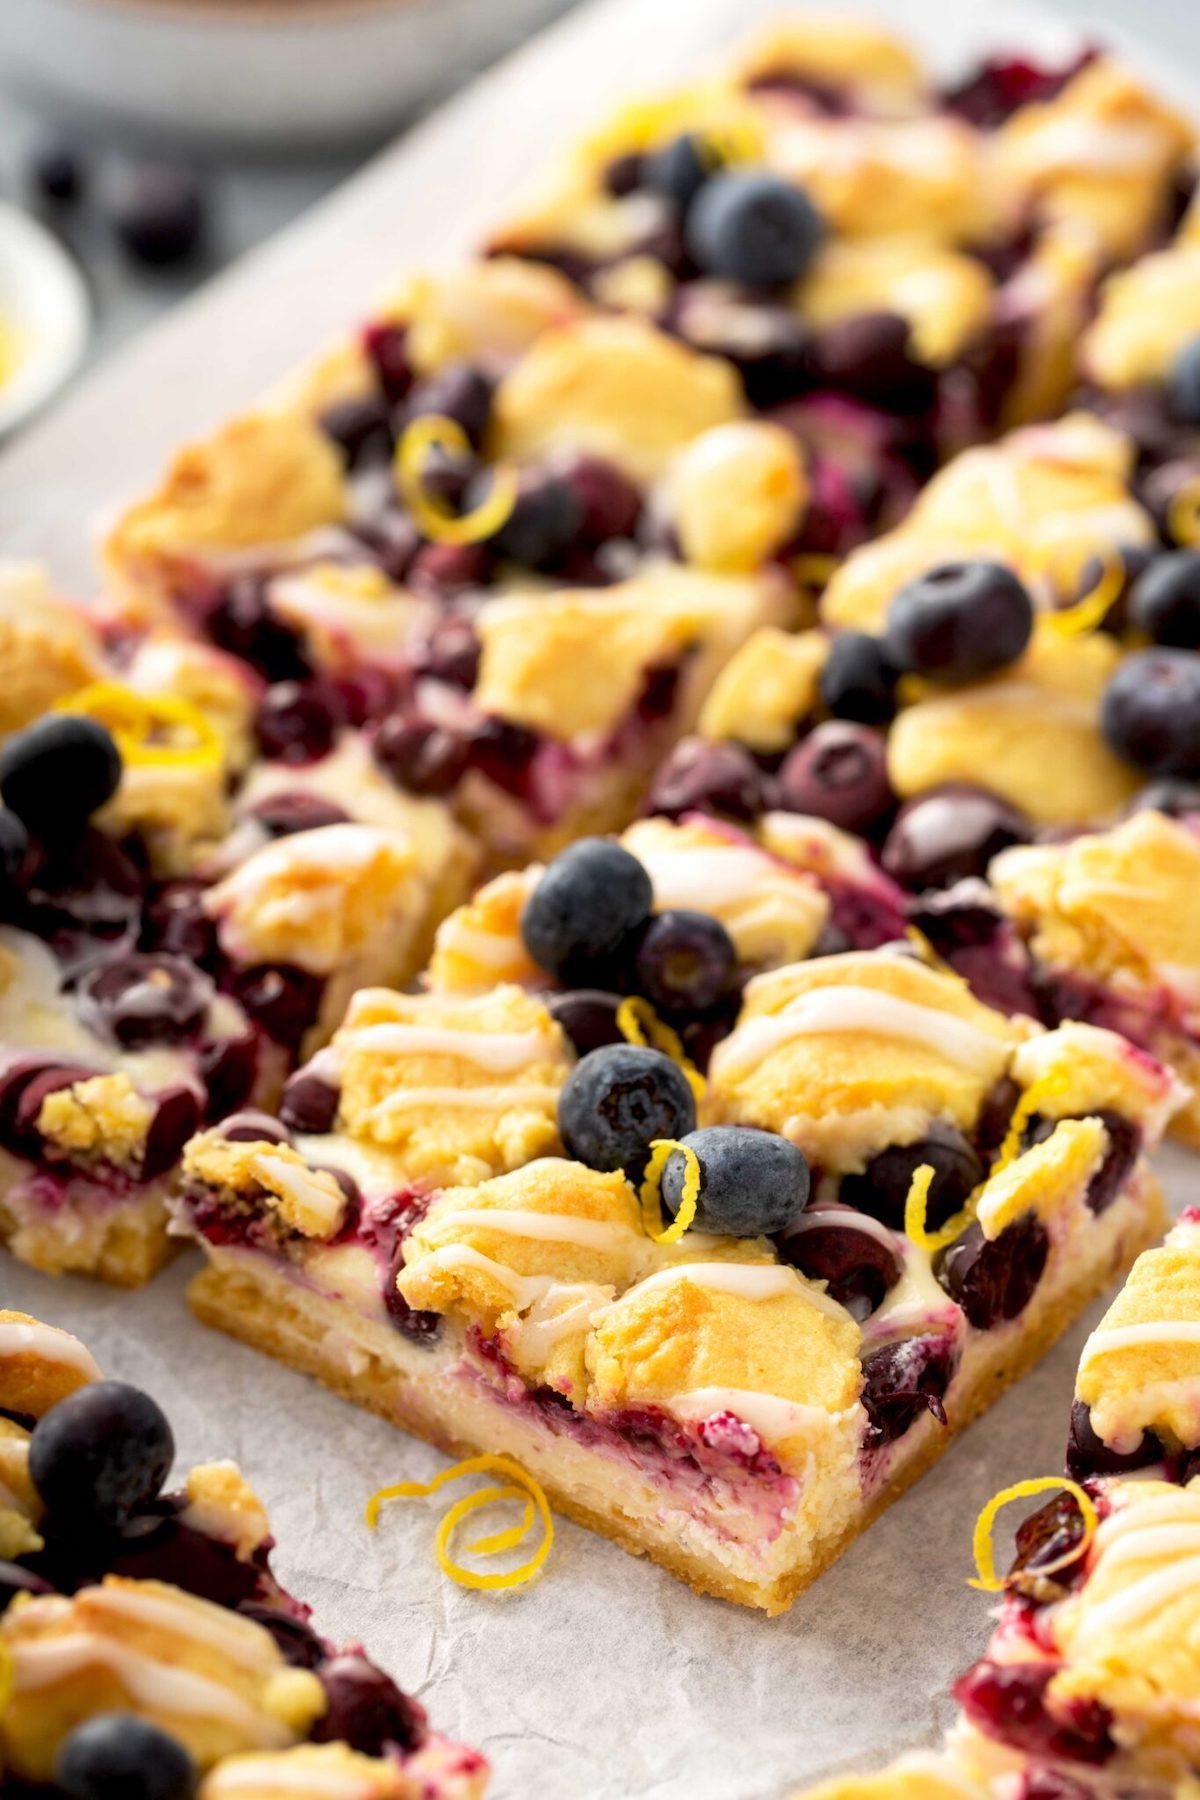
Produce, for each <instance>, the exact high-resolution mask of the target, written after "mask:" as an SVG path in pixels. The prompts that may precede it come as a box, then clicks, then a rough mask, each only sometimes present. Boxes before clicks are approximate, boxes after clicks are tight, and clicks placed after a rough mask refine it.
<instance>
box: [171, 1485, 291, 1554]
mask: <svg viewBox="0 0 1200 1800" xmlns="http://www.w3.org/2000/svg"><path fill="white" fill-rule="evenodd" d="M184 1492H185V1493H186V1495H187V1506H186V1507H185V1508H184V1511H183V1513H182V1514H181V1515H180V1516H181V1518H182V1519H183V1522H184V1523H185V1524H187V1525H189V1526H190V1527H191V1528H192V1530H193V1531H199V1532H201V1533H202V1534H203V1535H204V1536H205V1537H211V1538H216V1539H217V1540H218V1541H219V1542H220V1543H223V1544H230V1545H232V1546H233V1548H234V1550H235V1552H236V1554H237V1558H238V1561H239V1562H249V1561H250V1560H251V1558H252V1557H253V1556H254V1555H255V1553H256V1552H257V1551H259V1550H262V1549H263V1548H264V1546H265V1547H268V1548H269V1546H270V1543H271V1524H270V1520H269V1519H268V1517H267V1509H266V1507H265V1506H264V1505H263V1503H262V1501H261V1500H260V1499H259V1497H258V1495H257V1494H256V1493H255V1492H254V1489H253V1488H252V1487H251V1486H250V1483H249V1482H248V1481H247V1480H246V1477H245V1476H244V1475H243V1474H242V1471H241V1470H240V1469H239V1468H238V1466H237V1464H236V1463H235V1462H228V1461H226V1462H211V1463H197V1464H196V1466H195V1468H193V1469H189V1470H188V1473H187V1478H186V1480H185V1482H184Z"/></svg>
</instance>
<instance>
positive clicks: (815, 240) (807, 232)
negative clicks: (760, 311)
mask: <svg viewBox="0 0 1200 1800" xmlns="http://www.w3.org/2000/svg"><path fill="white" fill-rule="evenodd" d="M685 230H686V236H687V247H688V249H689V251H690V252H691V254H692V256H693V257H694V258H695V260H696V262H697V263H698V264H699V265H700V267H701V268H702V269H703V270H704V272H705V274H706V275H715V276H717V277H718V278H719V279H721V280H724V281H737V282H741V283H743V284H744V285H745V286H747V287H783V286H785V285H787V284H788V283H790V282H793V281H798V280H799V279H800V277H801V275H803V274H804V271H805V270H806V269H807V268H808V266H809V264H810V263H811V262H812V259H813V257H814V256H815V255H816V253H817V249H818V247H819V245H820V242H821V238H822V236H823V235H824V223H823V221H822V218H821V215H820V213H819V212H818V211H817V209H816V207H815V206H814V205H813V203H812V201H811V200H810V199H809V198H808V196H807V195H806V194H805V193H803V192H802V191H801V189H800V188H798V187H794V186H793V185H792V183H791V182H790V181H785V180H784V179H783V177H782V176H780V175H772V174H769V173H768V172H766V171H765V170H755V169H729V170H724V171H722V172H720V173H718V174H716V175H714V176H713V177H712V179H711V180H710V181H708V182H706V183H705V184H704V186H703V188H702V189H701V190H700V192H699V193H698V194H697V196H696V199H695V202H694V204H693V205H692V207H691V209H690V210H689V212H688V216H687V222H686V227H685Z"/></svg>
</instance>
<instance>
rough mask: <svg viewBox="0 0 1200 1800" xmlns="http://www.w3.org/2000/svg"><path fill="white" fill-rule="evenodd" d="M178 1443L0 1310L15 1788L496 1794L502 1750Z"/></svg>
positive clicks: (1, 1607) (314, 1798)
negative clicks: (340, 1617)
mask: <svg viewBox="0 0 1200 1800" xmlns="http://www.w3.org/2000/svg"><path fill="white" fill-rule="evenodd" d="M173 1457H174V1440H173V1437H172V1433H171V1428H170V1425H169V1424H168V1421H167V1419H166V1418H165V1416H164V1415H163V1413H162V1411H161V1409H160V1408H159V1407H158V1406H157V1404H156V1403H155V1402H154V1400H153V1399H151V1397H150V1395H149V1394H147V1393H144V1392H143V1391H142V1390H140V1389H138V1388H135V1387H131V1386H129V1385H128V1384H127V1383H125V1382H120V1381H105V1380H104V1379H103V1377H102V1376H101V1372H100V1370H99V1369H98V1367H97V1366H96V1363H95V1361H94V1360H93V1358H92V1357H91V1355H90V1354H89V1353H88V1351H87V1350H86V1349H85V1347H84V1346H83V1344H81V1343H80V1342H79V1340H78V1339H77V1338H74V1337H72V1336H71V1335H70V1333H68V1332H66V1331H63V1330H61V1329H59V1328H58V1327H57V1326H52V1325H44V1324H41V1323H40V1322H39V1321H38V1320H36V1319H32V1318H30V1317H29V1316H28V1315H26V1314H23V1313H16V1312H10V1311H0V1556H2V1557H3V1560H0V1672H2V1674H3V1680H2V1681H0V1759H2V1765H3V1776H2V1777H0V1786H2V1788H3V1791H4V1794H5V1795H6V1797H7V1796H10V1795H11V1796H12V1800H24V1797H25V1796H29V1797H30V1800H33V1796H36V1795H37V1794H45V1793H47V1792H55V1793H59V1792H63V1791H69V1792H70V1793H72V1794H80V1795H83V1794H87V1795H100V1794H117V1793H121V1794H126V1795H128V1794H133V1793H138V1794H142V1793H146V1794H148V1793H153V1794H155V1795H157V1796H159V1797H160V1800H193V1796H198V1797H199V1800H234V1797H235V1796H236V1797H237V1800H281V1797H282V1796H286V1795H292V1794H297V1795H299V1794H304V1795H307V1796H310V1797H311V1800H477V1797H478V1796H480V1795H481V1794H482V1793H483V1791H484V1788H485V1786H486V1783H487V1775H488V1768H487V1764H486V1762H485V1761H484V1758H483V1757H482V1756H480V1755H479V1753H478V1752H477V1751H474V1750H469V1749H467V1748H465V1747H464V1746H463V1745H460V1744H454V1743H451V1742H450V1741H449V1740H448V1739H446V1738H444V1737H441V1736H440V1735H439V1734H438V1733H436V1732H434V1731H432V1730H430V1728H429V1726H428V1724H427V1721H426V1717H425V1712H424V1708H423V1707H421V1705H420V1704H419V1703H418V1702H417V1701H416V1700H414V1699H412V1698H410V1696H409V1695H407V1694H405V1693H404V1692H402V1690H401V1689H400V1688H399V1687H398V1686H397V1685H396V1683H395V1682H394V1681H393V1680H392V1679H391V1677H390V1676H388V1675H387V1674H385V1672H384V1671H383V1670H382V1669H380V1668H377V1667H376V1665H375V1664H374V1663H372V1662H370V1661H369V1660H368V1658H367V1657H366V1655H365V1653H364V1652H363V1650H362V1648H361V1647H360V1646H357V1645H354V1646H351V1647H350V1648H348V1649H346V1650H339V1649H338V1648H336V1647H335V1646H334V1645H333V1644H331V1643H330V1642H329V1641H328V1640H327V1639H325V1638H323V1637H322V1636H321V1635H320V1634H319V1633H318V1632H317V1631H316V1630H315V1629H314V1628H313V1626H312V1624H311V1623H310V1614H311V1609H310V1608H309V1607H308V1606H307V1605H305V1603H304V1602H303V1601H301V1600H297V1599H295V1598H293V1597H292V1596H291V1595H290V1594H288V1593H287V1592H285V1591H284V1589H283V1588H281V1587H280V1585H279V1583H278V1582H277V1581H276V1579H275V1577H274V1576H273V1574H272V1572H271V1566H270V1552H271V1549H272V1547H273V1539H272V1537H271V1535H270V1527H269V1524H268V1520H267V1515H266V1513H265V1511H264V1509H263V1505H262V1502H261V1501H260V1500H259V1499H258V1497H257V1495H256V1494H255V1493H254V1491H253V1490H252V1489H251V1487H250V1486H249V1485H248V1483H247V1482H246V1480H245V1478H244V1477H243V1476H242V1474H241V1472H240V1471H239V1469H238V1467H237V1465H236V1464H235V1463H232V1462H214V1463H206V1464H203V1465H201V1466H199V1467H196V1468H194V1469H192V1470H191V1471H190V1472H189V1473H188V1475H187V1477H186V1479H185V1481H184V1483H183V1486H182V1487H181V1488H179V1489H168V1488H166V1486H165V1484H166V1481H167V1477H168V1475H169V1473H170V1468H171V1463H172V1460H173ZM56 1781H57V1782H59V1783H61V1785H60V1786H55V1785H53V1784H54V1783H55V1782H56Z"/></svg>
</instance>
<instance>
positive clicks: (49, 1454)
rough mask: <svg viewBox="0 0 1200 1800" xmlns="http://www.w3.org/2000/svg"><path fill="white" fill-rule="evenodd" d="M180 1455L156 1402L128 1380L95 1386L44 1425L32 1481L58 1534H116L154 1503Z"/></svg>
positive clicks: (35, 1439)
mask: <svg viewBox="0 0 1200 1800" xmlns="http://www.w3.org/2000/svg"><path fill="white" fill-rule="evenodd" d="M174 1455H175V1440H174V1438H173V1436H172V1435H171V1427H170V1425H169V1424H168V1423H167V1420H166V1417H165V1415H164V1413H163V1410H162V1408H161V1407H160V1406H159V1405H158V1403H157V1401H155V1400H152V1399H151V1397H150V1395H149V1394H146V1393H143V1392H142V1390H141V1388H135V1387H131V1386H130V1385H129V1383H128V1382H125V1381H96V1382H93V1383H92V1384H91V1385H90V1386H89V1387H84V1388H80V1389H78V1391H77V1392H76V1393H74V1394H68V1396H67V1398H66V1399H65V1400H60V1401H59V1403H58V1405H57V1406H55V1407H52V1408H51V1410H50V1411H49V1412H48V1413H46V1414H45V1416H44V1417H43V1418H41V1419H39V1420H38V1423H37V1424H36V1426H35V1427H34V1430H33V1435H32V1436H31V1438H30V1440H29V1478H30V1480H31V1481H32V1482H33V1485H34V1487H35V1488H36V1489H37V1491H38V1494H39V1495H40V1496H41V1499H42V1502H43V1504H44V1505H45V1507H46V1512H47V1514H48V1516H49V1518H50V1520H51V1523H52V1524H53V1526H54V1528H55V1530H56V1531H59V1532H61V1531H64V1530H77V1531H78V1530H87V1529H88V1528H89V1527H91V1528H93V1529H94V1528H100V1529H108V1530H111V1529H113V1528H114V1527H116V1526H118V1525H120V1524H121V1523H122V1521H123V1520H125V1519H127V1518H128V1517H129V1515H130V1514H131V1513H132V1512H134V1511H136V1509H137V1508H138V1507H139V1506H144V1505H145V1504H146V1502H147V1501H149V1500H152V1499H153V1498H154V1496H155V1495H156V1494H157V1493H158V1492H159V1490H160V1488H161V1487H162V1484H163V1482H164V1481H165V1480H166V1478H167V1474H168V1471H169V1470H170V1467H171V1463H172V1460H173V1458H174Z"/></svg>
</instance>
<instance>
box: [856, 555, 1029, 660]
mask: <svg viewBox="0 0 1200 1800" xmlns="http://www.w3.org/2000/svg"><path fill="white" fill-rule="evenodd" d="M1032 632H1033V601H1032V600H1031V599H1030V597H1029V591H1028V589H1027V588H1026V587H1025V586H1024V585H1023V583H1022V582H1020V581H1019V580H1018V579H1017V577H1016V576H1015V575H1014V574H1013V572H1012V570H1011V569H1009V568H1007V567H1005V565H1004V564H1003V563H996V562H982V561H981V562H961V563H942V564H940V565H939V566H938V567H937V568H934V569H929V570H927V571H926V572H925V574H924V575H918V576H917V577H916V578H915V579H914V580H913V581H909V582H907V583H906V584H905V585H904V587H902V588H901V589H900V591H899V593H898V594H897V595H896V597H895V598H894V599H893V601H892V603H891V605H890V607H889V608H888V615H887V627H886V630H885V631H884V636H883V647H884V652H885V654H886V655H887V657H888V659H889V660H890V661H891V663H892V664H893V666H894V667H895V668H897V669H902V670H905V671H907V672H909V673H912V674H917V675H940V676H946V677H949V678H950V679H952V680H955V681H974V680H977V679H978V678H979V677H980V676H982V675H990V674H993V673H994V672H995V671H996V670H997V669H1004V668H1007V667H1008V666H1009V665H1010V664H1011V663H1014V662H1016V660H1017V658H1018V657H1019V656H1020V655H1021V654H1022V652H1023V651H1024V649H1025V647H1026V645H1027V644H1028V642H1029V639H1030V637H1031V635H1032Z"/></svg>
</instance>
